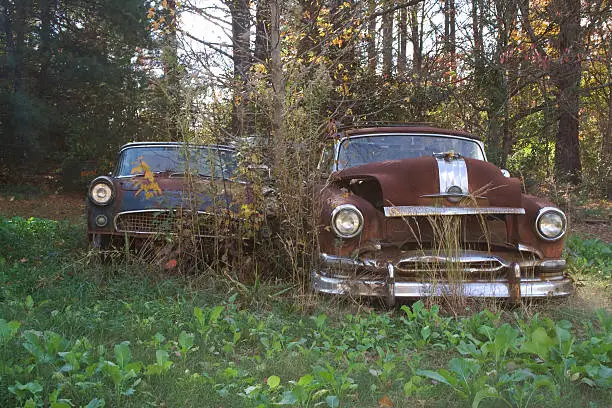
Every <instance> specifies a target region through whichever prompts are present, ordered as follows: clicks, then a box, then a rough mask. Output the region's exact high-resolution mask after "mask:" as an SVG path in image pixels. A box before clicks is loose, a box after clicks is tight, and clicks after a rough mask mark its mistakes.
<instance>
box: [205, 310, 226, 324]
mask: <svg viewBox="0 0 612 408" xmlns="http://www.w3.org/2000/svg"><path fill="white" fill-rule="evenodd" d="M223 309H224V307H223V306H215V307H214V308H213V310H212V312H210V317H209V318H208V322H209V323H216V322H217V320H219V317H221V313H222V312H223Z"/></svg>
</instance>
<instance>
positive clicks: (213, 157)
mask: <svg viewBox="0 0 612 408" xmlns="http://www.w3.org/2000/svg"><path fill="white" fill-rule="evenodd" d="M141 161H144V162H145V163H146V165H147V166H149V168H150V169H151V171H152V172H153V173H169V175H173V174H174V175H184V174H185V173H186V172H189V173H191V174H198V175H200V176H205V177H213V178H226V179H230V178H232V177H234V176H235V174H236V167H237V164H236V158H235V157H234V152H233V151H231V150H222V149H217V148H213V147H190V148H185V147H184V146H142V147H130V148H127V149H125V150H124V151H123V152H122V153H121V157H120V158H119V163H118V165H117V176H118V177H125V176H136V175H141V174H142V171H135V172H133V173H132V170H134V169H137V167H139V166H140V165H141ZM137 170H141V169H137Z"/></svg>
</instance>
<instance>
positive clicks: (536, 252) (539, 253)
mask: <svg viewBox="0 0 612 408" xmlns="http://www.w3.org/2000/svg"><path fill="white" fill-rule="evenodd" d="M516 249H518V250H519V252H529V253H531V254H533V255H536V256H537V257H538V258H540V259H542V258H544V255H543V254H542V251H540V250H539V249H537V248H535V247H532V246H529V245H525V244H518V245H517V246H516Z"/></svg>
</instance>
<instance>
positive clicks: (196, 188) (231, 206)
mask: <svg viewBox="0 0 612 408" xmlns="http://www.w3.org/2000/svg"><path fill="white" fill-rule="evenodd" d="M142 182H143V179H142V178H127V179H120V180H119V181H117V187H118V189H117V193H118V194H120V195H122V200H121V207H122V208H121V209H119V210H120V211H130V210H141V209H157V208H159V209H170V208H178V207H183V208H195V209H198V210H199V211H206V212H218V211H220V210H221V211H222V210H230V211H233V212H237V211H238V210H239V208H240V206H241V205H242V204H244V202H245V185H243V184H241V183H237V182H232V181H229V180H214V181H212V180H208V179H196V180H193V179H192V182H191V183H190V182H189V181H188V180H187V179H186V178H184V177H158V178H156V179H155V182H156V183H157V185H158V186H159V189H160V190H161V193H155V194H151V195H150V196H149V197H147V194H146V192H145V191H144V190H142V189H141V186H142V184H141V183H142Z"/></svg>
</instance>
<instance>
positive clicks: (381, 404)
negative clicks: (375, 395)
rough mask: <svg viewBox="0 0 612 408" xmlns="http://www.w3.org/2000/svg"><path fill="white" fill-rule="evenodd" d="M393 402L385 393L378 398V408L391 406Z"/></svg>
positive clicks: (389, 407) (390, 407)
mask: <svg viewBox="0 0 612 408" xmlns="http://www.w3.org/2000/svg"><path fill="white" fill-rule="evenodd" d="M392 407H393V403H392V402H391V400H390V399H389V397H387V396H386V395H385V396H383V397H382V398H381V399H379V400H378V408H392Z"/></svg>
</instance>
